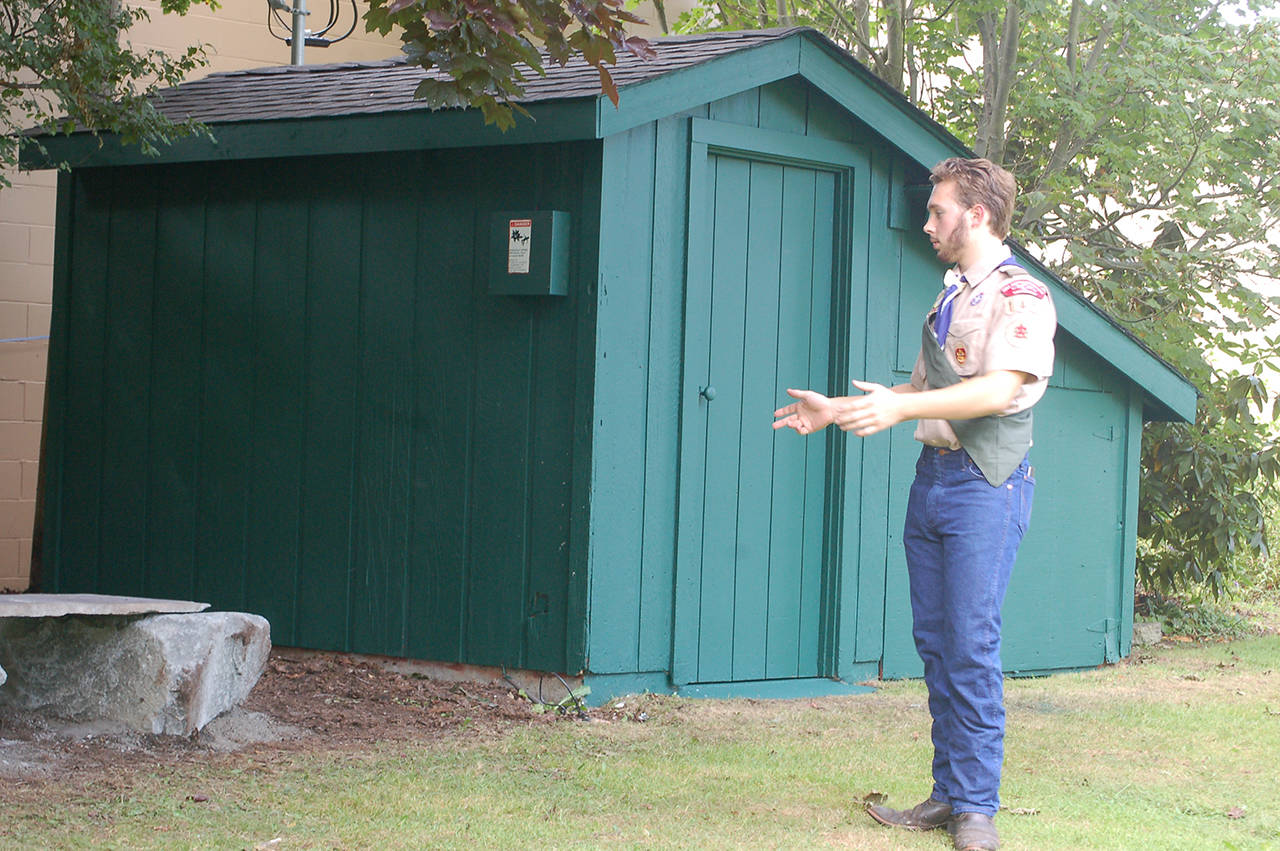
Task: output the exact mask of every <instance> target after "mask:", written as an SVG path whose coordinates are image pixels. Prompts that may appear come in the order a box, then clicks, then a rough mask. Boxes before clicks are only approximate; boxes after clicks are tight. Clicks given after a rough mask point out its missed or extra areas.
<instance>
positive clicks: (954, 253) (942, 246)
mask: <svg viewBox="0 0 1280 851" xmlns="http://www.w3.org/2000/svg"><path fill="white" fill-rule="evenodd" d="M968 244H969V222H968V221H967V220H965V219H963V218H961V219H960V221H959V223H957V224H956V226H955V227H954V228H952V229H951V232H950V233H949V234H947V235H946V236H945V237H940V238H939V239H938V259H939V260H941V261H942V262H943V263H948V264H950V263H956V262H958V261H959V260H960V257H961V255H962V254H963V253H964V248H965V246H967V245H968Z"/></svg>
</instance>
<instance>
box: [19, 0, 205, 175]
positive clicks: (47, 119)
mask: <svg viewBox="0 0 1280 851" xmlns="http://www.w3.org/2000/svg"><path fill="white" fill-rule="evenodd" d="M192 3H193V0H163V2H162V9H163V12H164V13H166V14H168V13H173V14H179V15H180V14H184V13H185V12H186V11H187V10H188V9H189V8H190V7H191V5H192ZM211 5H213V4H212V2H211ZM147 19H148V14H147V12H146V11H145V10H143V9H138V8H128V7H125V6H123V5H121V4H120V3H118V2H113V0H5V2H4V3H3V5H0V122H3V124H0V188H2V187H4V186H7V185H8V182H7V181H6V180H5V178H4V176H3V173H4V171H6V170H8V169H10V168H12V167H14V166H16V165H17V160H18V153H19V147H20V146H21V145H23V144H30V145H38V144H39V143H38V142H37V141H34V140H30V139H27V138H25V137H24V136H23V135H22V134H23V131H24V130H26V129H27V128H31V127H36V128H39V129H40V130H42V131H44V132H46V133H69V132H71V131H73V130H75V129H76V128H77V127H89V128H93V129H94V130H95V131H107V132H112V133H117V134H119V135H120V136H121V137H123V138H124V140H125V141H126V142H129V143H136V144H139V145H141V146H142V147H143V148H144V149H145V150H149V151H150V150H155V148H156V146H157V145H160V144H163V143H165V142H167V141H168V140H170V139H172V138H174V137H175V136H179V135H184V134H189V133H192V132H195V131H196V130H197V129H198V126H197V125H195V124H194V123H192V122H174V121H171V120H169V119H166V118H165V117H164V116H162V115H161V114H160V113H159V112H158V111H156V109H155V108H154V107H153V106H152V105H151V103H150V102H149V101H148V97H149V96H151V95H152V94H154V93H155V92H156V91H157V90H158V89H159V88H161V87H164V86H170V85H176V84H177V83H178V82H179V81H180V80H181V79H182V78H183V77H184V76H185V75H187V74H188V73H190V72H191V71H193V70H195V69H196V68H199V67H201V66H202V65H203V64H204V53H203V51H202V50H201V49H200V48H199V47H191V48H189V49H188V50H186V51H185V52H183V53H181V54H179V55H170V54H166V53H163V52H161V51H159V50H151V49H139V48H135V47H134V46H133V45H132V44H130V43H129V41H128V34H129V29H130V28H131V27H132V26H133V25H134V24H136V23H138V22H139V21H143V20H147Z"/></svg>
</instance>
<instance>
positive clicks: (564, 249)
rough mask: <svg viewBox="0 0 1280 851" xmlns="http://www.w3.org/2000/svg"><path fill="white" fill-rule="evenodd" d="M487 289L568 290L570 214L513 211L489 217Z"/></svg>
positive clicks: (546, 292) (516, 292)
mask: <svg viewBox="0 0 1280 851" xmlns="http://www.w3.org/2000/svg"><path fill="white" fill-rule="evenodd" d="M489 292H491V293H493V294H495V295H565V294H567V293H568V292H569V214H568V213H565V212H561V211H559V210H514V211H505V212H498V213H493V214H492V215H491V216H490V218H489Z"/></svg>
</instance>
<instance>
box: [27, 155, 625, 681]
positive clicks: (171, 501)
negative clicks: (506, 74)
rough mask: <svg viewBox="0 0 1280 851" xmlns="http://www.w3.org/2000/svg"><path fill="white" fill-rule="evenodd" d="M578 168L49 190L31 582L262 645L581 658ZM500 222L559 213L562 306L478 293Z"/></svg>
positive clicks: (422, 158) (582, 313)
mask: <svg viewBox="0 0 1280 851" xmlns="http://www.w3.org/2000/svg"><path fill="white" fill-rule="evenodd" d="M599 163H600V156H599V146H598V145H595V144H591V143H583V144H574V145H558V146H551V147H534V146H527V147H521V148H490V149H482V150H479V151H477V152H474V153H469V152H466V151H454V152H428V153H413V154H397V155H393V156H351V157H331V158H323V159H320V158H310V159H294V160H288V159H286V160H276V161H270V162H268V161H257V162H244V163H235V164H197V165H190V166H163V167H159V166H153V167H141V168H130V169H100V170H83V171H80V172H77V173H76V175H75V177H74V186H73V187H72V192H71V193H70V194H71V197H73V199H74V204H73V211H72V215H71V216H70V220H71V221H72V223H73V233H72V237H71V239H70V241H69V247H68V249H67V256H64V257H61V258H60V259H59V262H60V264H62V268H65V269H67V270H68V274H67V275H66V278H67V279H68V281H69V283H68V285H67V286H66V287H65V289H66V291H64V292H62V293H59V294H58V295H57V298H56V300H57V305H58V307H57V308H56V310H57V312H58V316H57V318H56V320H55V329H59V330H58V331H55V333H56V334H57V335H58V336H59V337H60V339H55V340H54V341H53V345H54V346H55V347H57V348H58V355H57V357H55V358H54V362H55V363H56V364H58V367H57V372H56V374H54V375H51V377H50V399H51V404H50V418H49V441H50V445H51V451H50V455H49V457H50V458H51V459H60V461H58V462H57V467H56V469H54V470H52V473H51V475H49V478H48V481H49V487H48V508H47V510H46V513H45V516H46V523H47V536H46V548H47V557H46V572H47V579H48V583H49V585H50V587H51V588H52V589H53V590H57V591H64V592H69V591H93V592H102V593H127V594H145V595H150V596H162V597H179V598H194V599H198V600H203V601H207V602H210V603H212V604H213V605H214V606H215V607H216V608H219V609H238V610H246V611H252V612H257V613H260V614H263V615H265V616H266V617H267V618H268V619H269V620H270V621H271V625H272V638H273V640H274V641H275V642H276V643H277V644H281V645H296V646H305V647H316V648H328V649H338V650H351V651H359V652H369V653H386V654H392V655H405V656H415V657H419V658H430V659H440V660H448V661H463V662H469V663H474V664H495V665H496V664H503V665H511V666H521V667H533V668H541V669H553V670H576V669H578V668H580V667H581V666H582V664H583V636H582V632H583V627H582V623H583V616H584V613H583V612H582V611H581V605H582V600H583V593H582V592H581V591H580V590H577V589H575V587H574V585H575V583H585V570H584V569H583V568H582V566H581V565H580V564H579V565H575V564H574V563H573V562H572V557H571V553H578V555H577V556H576V557H577V558H580V559H581V558H583V557H584V555H585V548H582V547H576V545H574V544H573V542H572V538H573V536H574V535H581V534H585V518H586V505H587V500H586V498H585V496H584V495H582V494H580V493H575V492H574V489H575V487H577V488H579V489H580V488H581V486H582V482H583V481H584V480H585V476H584V474H582V473H580V472H577V471H576V470H575V463H576V462H575V457H582V458H584V459H585V453H584V452H583V442H582V440H581V439H580V437H579V435H580V434H581V432H582V430H583V429H584V428H585V427H586V426H585V422H586V417H588V416H589V413H588V412H587V410H586V404H585V400H586V399H587V398H588V396H589V392H590V387H589V384H590V371H589V370H583V369H581V368H580V366H579V365H580V363H581V362H582V361H583V359H584V358H585V359H587V360H588V362H589V359H590V357H591V355H592V342H591V341H592V329H591V327H590V322H591V317H592V315H593V305H592V302H593V299H594V292H593V289H592V285H593V284H594V281H595V277H596V244H597V240H598V229H597V227H596V224H595V221H594V218H595V216H596V214H597V210H598V205H599V196H598V186H599ZM512 208H523V209H538V208H542V209H561V210H567V211H569V213H570V214H571V216H572V223H573V235H572V238H573V246H572V250H573V256H574V258H575V266H574V269H573V271H572V273H571V286H570V294H569V295H568V296H567V297H545V298H538V297H513V296H494V295H490V294H489V293H488V291H487V271H488V258H487V256H486V255H487V251H488V240H487V233H486V232H485V231H484V228H485V227H487V223H488V219H489V213H490V212H492V211H496V210H502V209H512ZM584 383H585V384H587V385H588V386H586V387H584V386H583V385H584ZM580 423H581V424H580ZM574 600H576V601H577V602H576V604H575V603H573V602H572V601H574Z"/></svg>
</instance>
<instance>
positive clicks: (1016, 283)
mask: <svg viewBox="0 0 1280 851" xmlns="http://www.w3.org/2000/svg"><path fill="white" fill-rule="evenodd" d="M1000 295H1002V296H1004V297H1006V298H1012V297H1013V296H1019V295H1029V296H1035V297H1036V298H1048V297H1049V290H1048V289H1046V288H1045V286H1044V284H1042V283H1040V282H1039V281H1033V280H1032V279H1031V278H1018V279H1017V280H1013V281H1010V282H1009V283H1007V284H1005V285H1004V286H1003V287H1001V288H1000Z"/></svg>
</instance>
